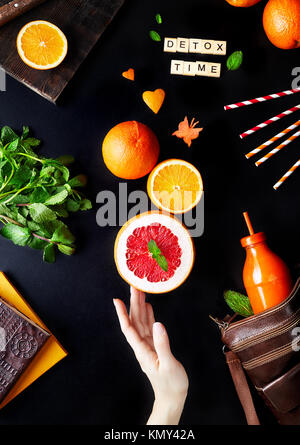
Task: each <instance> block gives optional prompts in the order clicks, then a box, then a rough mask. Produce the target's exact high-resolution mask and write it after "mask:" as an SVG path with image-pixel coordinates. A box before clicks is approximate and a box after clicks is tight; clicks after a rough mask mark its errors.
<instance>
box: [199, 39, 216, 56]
mask: <svg viewBox="0 0 300 445" xmlns="http://www.w3.org/2000/svg"><path fill="white" fill-rule="evenodd" d="M214 43H215V42H214V40H201V54H214Z"/></svg>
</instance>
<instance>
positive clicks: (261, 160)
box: [255, 131, 300, 167]
mask: <svg viewBox="0 0 300 445" xmlns="http://www.w3.org/2000/svg"><path fill="white" fill-rule="evenodd" d="M299 136H300V131H297V132H296V133H295V134H293V135H292V136H291V137H289V138H288V139H287V140H286V141H284V142H283V143H282V144H280V145H278V147H276V148H274V149H273V150H271V151H270V152H269V153H267V154H266V155H265V156H264V157H263V158H261V159H259V160H258V161H257V162H255V165H256V167H258V166H259V165H261V164H262V163H263V162H266V161H267V160H268V159H270V158H271V157H272V156H274V155H276V153H278V152H279V151H280V150H281V149H282V148H284V147H286V146H287V145H289V144H290V143H291V142H293V141H294V140H295V139H297V137H299Z"/></svg>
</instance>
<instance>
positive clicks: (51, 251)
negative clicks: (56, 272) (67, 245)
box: [43, 244, 55, 263]
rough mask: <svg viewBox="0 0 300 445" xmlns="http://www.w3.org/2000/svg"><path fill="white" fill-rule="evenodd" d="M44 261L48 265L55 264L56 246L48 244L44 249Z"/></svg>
mask: <svg viewBox="0 0 300 445" xmlns="http://www.w3.org/2000/svg"><path fill="white" fill-rule="evenodd" d="M43 260H44V261H45V262H46V263H55V246H54V244H48V246H46V247H45V248H44V254H43Z"/></svg>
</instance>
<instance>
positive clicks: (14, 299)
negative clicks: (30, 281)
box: [0, 272, 67, 409]
mask: <svg viewBox="0 0 300 445" xmlns="http://www.w3.org/2000/svg"><path fill="white" fill-rule="evenodd" d="M0 296H1V297H2V299H3V300H5V301H6V302H7V303H9V304H10V305H12V306H14V307H15V308H16V309H18V311H20V312H22V314H24V315H26V317H28V318H30V320H32V321H33V322H34V323H36V324H38V325H39V326H40V327H41V328H43V329H45V330H46V331H48V332H49V329H47V327H46V326H45V325H44V323H43V322H42V321H41V319H40V318H39V317H38V316H37V315H36V314H35V312H33V310H32V309H31V307H30V306H29V305H28V303H26V301H25V300H24V298H23V297H22V296H21V295H20V294H19V292H18V291H17V290H16V289H15V287H14V286H13V285H12V284H11V283H10V282H9V280H8V279H7V278H6V276H5V274H4V273H3V272H0ZM66 355H67V352H66V351H65V349H64V348H63V347H62V346H61V345H60V344H59V342H58V341H57V340H56V338H55V337H54V336H53V335H51V336H50V337H49V339H48V340H47V342H46V343H45V345H44V346H43V347H42V349H41V350H40V351H39V352H38V353H37V354H36V356H35V357H34V359H33V360H32V362H31V363H30V364H29V365H28V367H27V368H26V369H25V371H24V372H23V374H22V375H21V377H20V378H19V379H18V381H17V382H16V384H15V385H14V387H13V388H12V389H11V390H10V392H9V393H8V394H7V396H6V397H5V399H4V400H3V402H2V403H1V404H0V409H2V408H3V407H4V406H5V405H7V404H8V403H9V402H10V401H11V400H13V399H14V398H15V397H16V396H17V395H18V394H20V393H21V392H22V391H24V389H26V388H27V387H28V386H29V385H31V384H32V383H33V382H34V381H35V380H37V379H38V378H39V377H41V375H42V374H44V373H45V372H46V371H48V370H49V369H50V368H52V367H53V366H54V365H56V363H58V362H59V361H60V360H62V359H63V358H65V357H66Z"/></svg>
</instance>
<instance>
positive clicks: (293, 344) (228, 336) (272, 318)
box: [218, 278, 300, 425]
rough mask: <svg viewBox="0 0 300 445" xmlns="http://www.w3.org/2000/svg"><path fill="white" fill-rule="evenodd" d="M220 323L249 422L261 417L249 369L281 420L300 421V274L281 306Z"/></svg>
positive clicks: (257, 422)
mask: <svg viewBox="0 0 300 445" xmlns="http://www.w3.org/2000/svg"><path fill="white" fill-rule="evenodd" d="M218 325H219V327H220V329H221V333H222V341H223V343H224V344H225V346H226V349H227V352H226V360H227V363H228V366H229V369H230V372H231V375H232V378H233V381H234V384H235V387H236V390H237V393H238V396H239V398H240V401H241V404H242V406H243V408H244V411H245V414H246V418H247V421H248V423H249V424H250V425H259V420H258V417H257V414H256V410H255V407H254V404H253V399H252V396H251V393H250V390H249V387H248V384H247V379H246V376H245V373H244V371H246V373H247V375H248V377H249V378H250V380H251V381H252V383H253V385H254V386H255V388H256V390H257V391H258V393H259V394H260V395H261V396H262V398H263V400H264V401H265V403H266V404H267V406H268V407H269V408H270V409H271V411H272V412H273V414H274V415H275V417H276V418H277V420H278V422H279V423H280V424H282V425H300V278H299V279H298V281H297V283H296V285H295V287H294V289H293V291H292V292H291V294H290V296H289V297H288V298H287V299H286V300H285V301H284V302H283V303H281V304H280V305H278V306H275V307H273V308H271V309H269V310H267V311H264V312H262V313H260V314H257V315H253V316H252V317H248V318H245V319H243V320H240V321H237V322H230V319H229V320H228V318H226V319H225V320H223V321H218Z"/></svg>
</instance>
